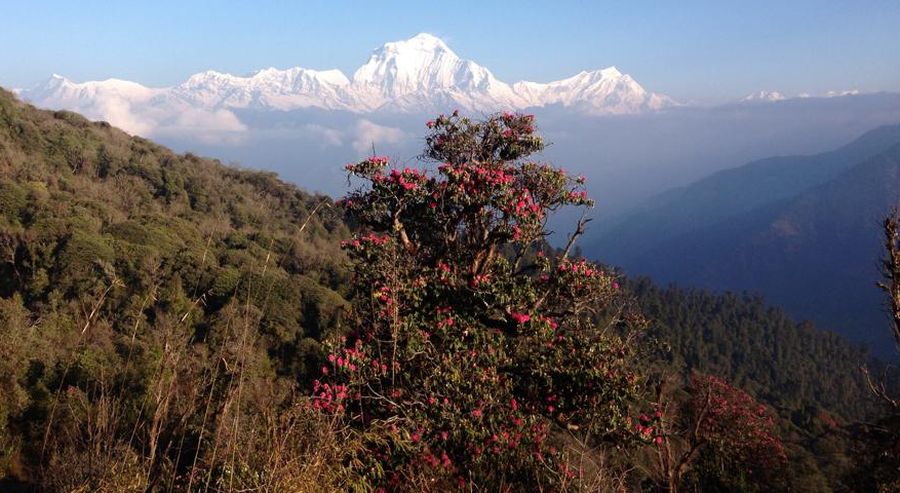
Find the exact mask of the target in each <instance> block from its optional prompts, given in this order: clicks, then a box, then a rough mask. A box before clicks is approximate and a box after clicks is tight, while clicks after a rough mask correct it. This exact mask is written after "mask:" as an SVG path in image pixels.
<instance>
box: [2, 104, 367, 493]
mask: <svg viewBox="0 0 900 493" xmlns="http://www.w3.org/2000/svg"><path fill="white" fill-rule="evenodd" d="M314 211H315V212H314ZM311 216H312V217H311ZM301 227H302V229H301ZM347 236H349V232H348V230H347V228H346V226H344V224H343V222H342V219H341V215H340V213H339V211H338V210H336V209H335V208H334V206H333V204H332V202H331V200H330V199H328V198H327V197H321V196H313V195H310V194H307V193H304V192H302V191H300V190H298V189H297V188H296V187H293V186H291V185H288V184H286V183H283V182H281V181H279V180H278V179H277V178H276V177H275V176H274V175H273V174H271V173H262V172H255V171H241V170H236V169H231V168H226V167H224V166H222V165H220V164H219V163H218V162H215V161H211V160H207V159H201V158H198V157H196V156H194V155H190V154H188V155H183V156H182V155H176V154H174V153H172V152H171V151H169V150H168V149H165V148H163V147H160V146H157V145H155V144H153V143H151V142H148V141H146V140H144V139H140V138H136V137H130V136H128V135H127V134H125V133H123V132H121V131H119V130H116V129H114V128H111V127H110V126H109V125H106V124H102V123H91V122H89V121H87V120H85V119H84V118H82V117H81V116H79V115H76V114H74V113H70V112H65V111H61V112H47V111H40V110H37V109H35V108H33V107H31V106H28V105H26V104H23V103H21V102H18V101H16V100H15V98H14V97H12V96H11V95H10V94H9V93H6V92H3V91H0V340H2V344H0V348H2V349H0V393H2V395H0V430H2V431H0V477H3V476H5V475H7V474H13V475H14V476H17V477H19V478H21V479H27V480H35V478H36V477H37V476H36V475H37V473H38V471H39V468H38V467H37V465H38V464H43V465H44V466H47V467H56V466H53V461H54V460H56V459H53V454H54V453H63V452H62V451H63V450H66V449H65V447H64V446H63V445H64V444H62V445H61V444H60V443H57V438H58V437H62V436H68V435H69V434H70V432H69V431H65V430H66V429H67V428H66V426H70V427H76V428H77V426H76V425H75V424H74V423H81V422H82V418H84V420H86V422H90V421H91V420H92V419H94V418H90V416H91V415H90V413H91V412H99V409H101V408H102V406H101V404H102V403H103V402H104V399H112V397H113V396H114V397H115V399H112V400H111V401H110V402H115V403H116V407H115V409H116V410H117V411H116V412H117V413H120V415H119V416H118V419H119V421H118V422H117V423H116V425H115V426H116V430H115V431H114V432H113V435H119V434H124V435H123V436H125V437H126V438H127V436H128V433H129V432H130V431H131V429H132V427H137V428H136V429H137V430H141V429H142V428H141V427H143V426H147V424H146V423H148V421H147V419H148V418H147V416H146V413H148V412H149V411H148V409H153V407H150V408H148V407H147V406H148V403H150V402H155V401H153V399H154V395H157V394H154V392H158V389H157V390H154V389H155V387H154V385H159V382H160V381H162V380H160V379H165V378H168V377H166V376H165V375H166V373H159V370H158V368H160V367H166V365H167V364H170V363H171V364H172V365H174V366H172V369H171V370H170V371H173V372H176V373H178V374H183V375H185V376H186V378H196V380H195V381H194V383H193V385H198V386H200V388H203V387H204V386H206V385H207V384H205V383H203V382H210V384H211V385H212V387H208V388H209V389H218V390H213V391H212V392H213V394H212V395H216V394H217V393H221V392H225V390H226V389H227V388H228V387H227V386H226V387H221V386H222V385H226V384H227V383H228V382H229V381H230V380H233V379H234V378H235V377H234V373H233V372H234V371H236V370H235V366H236V365H241V366H240V369H241V371H242V372H244V368H245V367H246V368H247V372H249V373H246V375H252V378H254V379H259V381H260V382H280V383H277V385H281V386H286V387H287V388H289V387H291V386H293V385H296V383H299V384H300V385H301V386H302V385H304V384H305V383H306V382H308V381H309V377H308V375H309V374H310V373H311V372H316V373H317V371H318V367H319V363H318V361H320V360H319V358H320V354H321V349H320V348H319V346H318V344H317V343H316V340H317V339H318V338H319V337H321V335H322V334H323V333H325V332H328V331H330V330H334V329H335V328H336V327H337V325H338V323H339V321H340V315H339V312H340V310H341V307H342V306H344V304H345V302H344V300H343V296H342V294H341V293H343V292H345V291H346V289H347V286H346V276H347V274H346V267H345V265H344V262H345V260H344V259H345V257H344V254H343V253H342V252H341V251H340V249H339V246H338V240H339V239H340V238H345V237H347ZM245 327H253V331H252V332H248V331H247V329H245ZM178 341H180V342H178ZM236 341H237V342H236ZM250 341H257V342H254V343H253V344H250ZM173 344H176V346H177V347H181V348H182V349H181V351H185V353H184V355H183V356H180V357H179V358H180V359H179V360H178V361H180V362H178V363H175V361H176V360H174V359H171V358H174V356H172V355H170V354H169V353H170V352H171V351H172V348H173V347H176V346H173ZM236 344H237V345H236ZM167 358H169V359H167ZM223 361H224V362H225V364H226V365H227V368H225V367H223V368H220V369H218V370H216V369H215V368H216V365H221V364H222V362H223ZM204 367H206V368H207V369H206V370H204V369H203V368H204ZM251 367H252V371H251V370H250V368H251ZM204 372H206V373H204ZM190 375H194V377H190ZM241 375H245V373H241ZM242 378H248V379H249V378H251V376H246V377H242ZM223 379H224V380H223ZM254 385H256V386H260V385H267V384H263V383H257V384H254ZM220 387H221V388H220ZM79 396H82V397H79ZM222 396H224V394H221V395H220V397H222ZM82 398H84V399H87V400H88V401H89V402H91V403H92V407H84V406H83V404H84V402H81V401H79V399H82ZM73 399H74V400H73ZM148 399H149V400H148ZM88 401H85V402H88ZM214 401H215V400H214ZM226 401H227V399H225V398H224V397H222V402H217V403H216V406H221V405H222V404H223V402H226ZM199 402H205V401H203V400H199ZM71 406H74V407H71ZM94 406H99V407H94ZM64 409H68V411H65V412H64V411H63V410H64ZM73 409H74V410H77V409H82V410H84V412H86V413H88V414H86V415H84V416H82V417H81V418H79V416H78V415H70V414H68V413H69V412H70V411H71V412H74V411H72V410H73ZM141 409H143V411H141ZM157 409H159V408H157ZM142 413H144V414H142ZM76 414H77V413H76ZM194 414H197V413H194ZM199 414H200V416H201V417H202V412H201V413H199ZM185 419H186V420H187V425H186V427H184V428H178V429H180V430H181V431H176V429H174V428H173V429H169V430H160V432H161V435H160V436H159V439H160V440H162V442H161V443H160V446H163V445H164V444H165V441H166V440H174V439H175V438H174V437H175V436H176V435H175V434H176V432H177V433H179V435H178V437H179V440H181V441H182V442H187V443H193V442H196V440H197V436H196V433H197V429H198V428H197V427H198V426H202V425H203V423H202V422H198V421H196V420H197V419H199V417H198V416H196V415H192V416H190V417H186V418H185ZM69 420H74V421H71V423H70V421H69ZM66 423H70V424H69V425H67V424H66ZM141 423H144V424H141ZM173 426H174V425H173ZM179 426H180V425H179ZM207 426H208V425H207ZM46 430H59V431H63V432H64V433H63V434H62V435H58V434H50V435H48V436H53V437H54V439H53V441H54V443H53V444H51V445H53V446H54V447H62V449H57V450H55V451H53V453H51V452H48V451H47V450H44V448H45V445H47V444H44V443H42V442H43V437H44V435H45V431H46ZM71 431H73V430H71ZM95 431H96V430H95ZM146 433H147V430H143V431H142V432H141V433H138V435H136V436H137V439H138V440H146V439H147V437H148V435H146ZM140 437H144V438H140ZM167 437H169V438H167ZM70 438H71V437H70ZM73 439H74V438H73ZM60 440H62V439H61V438H60ZM67 440H68V438H67ZM67 443H68V442H67ZM173 443H174V442H173ZM116 447H119V445H116V446H115V447H113V448H114V449H116V450H119V449H118V448H116ZM182 447H184V445H182ZM119 451H120V452H121V450H119ZM130 453H133V452H130ZM173 453H174V452H173ZM120 456H122V457H125V458H127V457H128V453H126V454H125V455H121V454H120ZM123 460H125V459H123ZM48 461H49V462H48ZM126 462H127V461H126ZM59 467H62V466H61V465H59ZM123 467H124V466H123ZM149 467H151V468H162V469H160V470H159V471H158V472H161V471H162V470H168V469H171V468H175V470H178V469H179V468H180V469H181V470H183V469H184V468H185V467H190V464H187V465H185V464H180V465H179V464H178V462H177V457H175V456H171V457H162V458H158V459H155V461H152V462H151V463H150V466H149ZM92 474H93V473H92ZM95 486H96V485H95ZM48 487H50V488H51V489H53V488H54V487H53V486H52V485H48ZM58 487H60V488H61V487H62V486H58Z"/></svg>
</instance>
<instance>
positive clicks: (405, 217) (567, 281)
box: [313, 113, 641, 490]
mask: <svg viewBox="0 0 900 493" xmlns="http://www.w3.org/2000/svg"><path fill="white" fill-rule="evenodd" d="M427 127H428V130H429V133H428V135H427V137H426V148H425V152H424V154H423V156H422V161H423V162H422V163H421V164H422V166H421V167H403V168H400V167H393V166H392V165H391V162H390V161H389V160H388V159H387V158H384V157H377V156H376V157H370V158H368V159H365V160H363V161H362V162H359V163H357V164H351V165H348V166H347V170H348V172H349V173H350V174H351V175H352V177H355V179H357V180H359V181H360V182H361V186H360V188H359V189H358V190H356V191H355V192H353V193H351V194H350V195H349V196H348V197H346V199H345V200H344V206H345V207H346V209H347V211H348V214H349V215H350V216H351V218H352V219H353V220H354V221H355V223H356V224H357V225H358V228H359V233H358V234H357V235H356V236H355V237H354V238H353V239H350V240H348V241H346V242H345V243H344V247H345V248H346V250H347V252H348V254H349V256H350V258H351V259H352V261H353V265H354V285H355V288H356V290H355V295H354V296H355V298H354V320H355V322H354V325H353V327H352V329H351V331H350V332H349V333H348V334H347V335H346V336H345V337H343V338H342V339H340V340H337V341H334V342H333V344H332V352H331V354H330V356H329V357H328V364H327V365H325V367H323V368H322V374H323V375H322V377H321V379H320V380H319V381H317V382H316V383H315V389H314V392H315V395H314V400H313V402H314V405H315V406H316V407H318V408H319V409H321V410H323V412H328V413H334V414H335V415H337V416H340V417H341V419H343V420H345V421H346V423H347V424H348V425H349V426H350V427H351V428H352V429H355V430H357V431H358V432H359V433H360V436H361V437H363V439H364V440H365V441H366V443H367V444H368V445H367V453H366V454H364V456H360V457H358V458H357V464H358V468H359V470H360V472H361V473H362V474H364V475H365V477H366V481H367V483H366V484H367V485H369V486H372V487H380V488H385V489H387V490H395V489H402V488H403V487H405V488H407V489H421V488H424V486H423V485H413V484H411V483H410V481H413V478H429V481H431V482H430V483H429V487H434V488H437V489H448V488H452V487H458V486H464V487H466V488H471V487H476V486H482V487H486V488H488V489H492V490H494V489H500V488H501V487H503V488H508V489H511V490H521V489H522V488H526V487H527V489H529V490H531V489H535V488H537V487H539V486H540V485H547V486H552V487H554V488H555V489H558V490H562V489H565V488H566V485H567V484H570V481H571V477H572V476H573V475H575V474H576V472H575V471H573V469H572V466H571V464H570V463H569V462H568V460H567V456H566V452H565V450H564V447H560V446H559V439H558V438H559V436H560V435H561V434H562V433H564V432H565V433H576V432H577V433H582V434H585V435H588V434H589V435H590V436H592V437H594V439H595V440H607V441H612V442H614V443H621V441H623V440H627V439H628V438H629V437H631V436H632V430H631V427H630V426H629V420H630V418H629V417H628V409H629V404H630V403H631V402H633V400H634V397H635V395H636V393H637V392H638V390H639V388H640V386H641V381H640V379H639V377H638V375H636V374H635V371H634V365H633V364H632V363H631V361H630V358H631V357H632V355H633V354H634V347H633V344H634V343H633V341H632V340H631V334H632V333H633V331H630V330H628V327H629V326H630V325H632V324H630V323H629V318H630V317H628V316H625V315H623V313H627V312H626V311H625V310H624V309H623V307H622V305H623V303H622V296H621V295H620V293H619V289H618V283H617V279H616V276H615V275H614V274H613V273H611V272H609V271H608V270H604V269H603V268H601V267H599V266H597V265H594V264H591V263H589V262H586V261H584V260H581V259H574V258H570V256H569V250H570V248H571V246H572V242H573V241H574V239H575V238H576V237H577V236H578V234H580V233H581V232H582V231H583V228H584V223H585V221H584V220H582V221H580V222H579V223H578V226H577V228H576V231H575V233H573V235H572V236H571V237H570V241H569V243H568V245H567V246H566V248H565V250H562V251H556V250H550V249H548V248H546V246H545V245H546V243H545V242H544V239H545V236H546V234H547V233H546V229H545V226H546V222H547V219H548V215H549V214H551V213H552V212H553V211H556V210H558V209H560V208H562V207H566V206H576V207H584V208H587V207H590V206H591V205H592V202H591V200H590V199H589V198H588V197H587V194H586V193H585V190H584V188H583V184H584V180H583V178H576V177H571V176H569V175H568V174H567V173H566V172H565V171H562V170H560V169H557V168H554V167H553V166H550V165H548V164H544V163H540V162H536V161H533V160H530V159H529V157H530V156H532V155H533V154H534V153H536V152H538V151H541V150H542V149H543V142H542V140H541V138H540V136H539V135H538V134H537V133H536V129H535V124H534V118H533V117H532V116H530V115H519V114H510V113H505V114H500V115H495V116H491V117H489V118H487V119H485V120H483V121H473V120H470V119H467V118H464V117H461V116H459V115H458V113H454V114H453V115H451V116H440V117H438V118H437V119H435V120H434V121H430V122H428V124H427Z"/></svg>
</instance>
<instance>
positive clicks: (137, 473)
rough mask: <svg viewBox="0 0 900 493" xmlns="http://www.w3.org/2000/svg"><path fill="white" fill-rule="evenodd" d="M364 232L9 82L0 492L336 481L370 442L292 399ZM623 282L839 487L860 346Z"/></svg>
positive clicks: (797, 455)
mask: <svg viewBox="0 0 900 493" xmlns="http://www.w3.org/2000/svg"><path fill="white" fill-rule="evenodd" d="M404 173H407V171H405V172H404ZM397 176H401V174H397ZM403 176H406V175H403ZM409 176H412V175H409ZM398 180H399V178H398ZM398 183H401V182H400V181H398ZM577 200H582V199H581V198H577ZM355 229H356V227H354V226H353V225H351V224H349V223H348V221H347V220H346V219H345V217H344V206H343V205H335V204H334V203H333V202H332V200H331V199H330V198H328V197H321V196H314V195H311V194H308V193H305V192H302V191H301V190H299V189H298V188H297V187H295V186H293V185H290V184H287V183H285V182H282V181H280V180H278V179H277V178H276V177H275V176H273V175H271V174H269V173H263V172H258V171H247V170H239V169H235V168H232V167H226V166H223V165H221V164H220V163H218V162H216V161H213V160H209V159H203V158H199V157H196V156H193V155H190V154H187V155H177V154H175V153H173V152H171V151H169V150H168V149H165V148H163V147H160V146H158V145H155V144H153V143H151V142H149V141H146V140H144V139H141V138H137V137H131V136H128V135H127V134H125V133H123V132H121V131H119V130H117V129H115V128H111V127H110V126H109V125H107V124H105V123H92V122H89V121H87V120H85V119H84V118H82V117H80V116H78V115H76V114H73V113H69V112H49V111H42V110H37V109H35V108H33V107H31V106H29V105H26V104H23V103H21V102H19V101H17V100H16V99H15V98H14V97H13V96H12V95H11V94H10V93H7V92H0V341H2V342H3V343H2V344H0V478H2V477H4V476H5V477H6V479H5V480H4V481H5V483H4V482H0V489H2V488H6V487H8V488H12V487H14V486H15V487H22V488H32V487H40V488H43V490H46V491H72V490H79V489H81V490H94V491H145V490H147V489H149V490H155V491H166V490H170V489H175V490H192V489H196V488H201V486H205V487H207V488H209V489H210V491H224V490H227V489H228V487H229V486H230V485H231V484H240V485H243V486H242V487H244V488H246V489H247V490H248V491H263V490H265V489H266V488H269V489H270V490H272V489H274V490H280V491H285V490H287V491H290V490H297V489H302V488H299V486H298V485H309V484H316V485H318V487H320V488H321V489H322V490H340V489H346V488H348V487H349V486H348V485H349V484H351V482H352V479H348V476H347V473H346V469H347V468H351V469H352V467H359V464H358V463H356V462H354V461H359V460H364V459H360V456H357V455H353V454H354V453H355V451H354V450H352V446H350V445H348V444H347V443H349V442H347V443H342V442H341V441H340V440H339V439H340V437H341V436H342V435H341V434H340V433H342V432H343V430H339V431H335V430H334V429H333V428H330V426H331V425H330V424H329V423H327V422H325V421H327V420H325V419H324V418H323V417H322V416H321V415H319V414H317V413H314V412H312V410H311V409H310V408H309V406H303V405H300V404H298V403H300V402H301V401H302V397H303V396H306V395H309V392H310V389H311V388H312V387H313V385H314V383H313V379H315V378H317V377H320V376H321V375H322V372H323V369H322V366H323V365H326V366H327V365H328V363H327V361H328V360H326V359H325V355H326V352H325V350H324V349H323V348H322V346H321V343H322V340H323V338H324V337H325V336H326V335H340V334H341V333H348V334H349V333H351V332H353V329H354V328H353V327H350V326H349V324H348V323H347V322H346V321H345V318H344V315H345V313H347V310H349V307H348V305H349V300H351V298H352V296H351V295H352V291H353V287H352V286H351V281H350V268H349V264H348V259H347V256H346V255H345V253H344V251H342V250H341V248H340V242H341V240H344V239H347V238H349V237H350V235H351V233H352V230H355ZM373 238H376V239H378V238H379V237H373ZM373 241H374V240H373ZM378 241H382V240H378ZM375 244H377V242H375ZM873 262H874V259H873ZM573 264H575V263H574V262H573ZM575 265H579V266H582V265H585V264H583V263H580V264H575ZM579 268H580V269H588V267H579ZM376 274H378V273H377V272H376ZM573 275H574V271H573ZM607 277H608V276H607ZM607 277H604V279H603V280H604V282H606V284H604V288H603V289H609V283H608V280H609V279H608V278H607ZM616 286H618V284H616ZM623 287H625V288H627V290H626V293H632V294H633V295H634V296H635V297H636V299H637V301H638V302H639V303H638V304H639V306H641V307H642V310H643V312H644V315H645V316H646V317H647V318H648V319H649V325H648V327H649V329H648V330H647V333H646V334H645V335H644V336H643V337H642V338H641V339H640V341H641V344H642V345H643V346H644V349H642V350H641V351H638V352H636V354H652V355H655V357H651V358H650V359H648V360H646V361H644V362H643V363H642V365H643V366H644V367H645V369H646V370H647V371H648V372H649V371H650V369H651V368H653V369H660V368H662V369H664V370H665V372H668V373H671V374H675V375H677V376H678V379H679V380H681V381H683V382H688V381H689V380H690V378H689V373H690V372H692V371H696V372H702V373H709V374H716V375H720V376H722V377H724V378H725V379H727V380H730V381H731V382H733V383H734V384H735V385H736V386H738V387H740V388H742V389H744V390H746V391H747V392H749V394H750V395H752V396H754V397H756V398H757V399H759V400H760V401H761V402H763V403H765V404H766V405H768V406H771V407H772V408H774V409H775V410H776V412H777V415H778V417H779V419H778V421H777V428H778V429H779V430H780V432H781V434H782V436H783V437H784V440H785V443H786V445H787V458H788V460H789V461H790V462H789V466H790V467H791V470H793V471H795V474H794V476H793V480H792V481H793V482H791V483H790V484H788V485H787V486H785V484H784V482H783V481H781V482H778V485H780V487H785V488H788V487H790V488H793V489H794V490H799V491H827V490H828V489H829V488H834V489H835V490H847V489H848V488H849V487H847V486H846V483H845V482H844V479H843V475H844V474H845V473H846V472H847V471H849V470H850V469H851V467H852V460H851V459H852V457H851V454H850V453H849V447H850V443H851V442H850V440H849V435H850V432H849V431H848V430H849V428H848V425H851V424H853V423H855V422H858V421H861V420H865V419H867V418H868V417H870V416H872V415H873V413H874V412H875V411H876V407H875V405H874V403H873V402H872V400H871V399H870V398H869V396H868V394H867V393H866V390H865V388H864V386H863V383H862V380H861V378H860V375H859V373H858V365H859V364H862V363H866V355H865V353H864V352H863V351H862V350H860V349H858V348H856V347H855V346H852V345H850V344H848V343H847V342H846V341H844V340H843V339H842V338H840V337H838V336H836V335H834V334H831V333H824V332H820V331H817V330H816V329H815V328H814V327H812V325H811V324H797V323H796V322H794V321H792V320H791V319H790V318H788V317H787V316H785V315H784V314H783V313H782V312H780V311H778V310H776V309H773V308H770V307H768V306H767V305H765V304H764V303H763V302H762V301H761V300H760V299H758V298H749V297H741V296H736V295H730V294H725V295H716V294H710V293H705V292H698V291H684V290H679V289H676V288H669V289H660V288H657V287H655V286H654V285H653V284H652V283H650V282H649V281H647V280H637V281H634V282H628V283H625V282H623ZM616 289H618V288H616ZM372 296H375V295H374V294H373V295H372ZM441 309H443V308H441ZM439 313H444V312H439ZM511 316H512V317H513V318H514V319H517V320H524V321H526V322H527V319H526V318H525V317H524V315H523V314H519V313H513V314H512V315H511ZM548 323H549V322H548ZM414 349H416V348H414ZM347 361H349V359H348V360H347ZM654 371H655V370H654ZM685 385H686V387H685V388H688V384H685ZM513 402H514V404H513V406H514V407H517V406H518V403H515V401H513ZM507 404H508V403H507ZM636 405H637V404H636ZM548 407H553V406H552V403H551V404H550V405H548ZM480 412H481V411H480V410H479V413H480ZM641 419H643V418H641ZM641 423H643V421H641ZM660 436H661V435H660ZM656 443H657V444H658V443H659V442H656ZM348 448H349V449H351V450H348ZM716 474H721V471H718V472H716ZM697 477H701V478H702V477H703V476H702V475H701V472H697V473H695V476H694V479H693V480H694V481H697V480H698V479H697ZM716 477H718V476H716ZM741 477H743V476H741ZM644 481H645V482H646V481H649V479H646V478H644ZM779 481H780V480H779ZM310 482H312V483H310ZM354 484H355V483H354ZM723 484H737V483H723ZM741 484H743V483H741ZM773 484H775V483H773ZM357 486H358V485H357ZM254 488H255V489H254ZM360 489H361V490H362V489H363V488H362V487H360ZM747 491H755V490H753V489H750V488H749V487H748V489H747Z"/></svg>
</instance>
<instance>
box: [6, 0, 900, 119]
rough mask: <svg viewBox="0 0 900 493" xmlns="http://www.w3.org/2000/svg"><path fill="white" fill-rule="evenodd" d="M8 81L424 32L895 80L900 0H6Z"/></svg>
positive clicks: (540, 62)
mask: <svg viewBox="0 0 900 493" xmlns="http://www.w3.org/2000/svg"><path fill="white" fill-rule="evenodd" d="M0 14H2V18H3V22H2V29H0V46H3V49H2V50H0V85H4V86H8V87H30V86H32V85H34V84H37V83H38V82H40V81H42V80H43V79H45V78H46V77H48V76H49V75H50V74H51V73H59V74H62V75H65V76H67V77H69V78H71V79H74V80H76V81H83V80H90V79H104V78H109V77H117V78H123V79H129V80H135V81H138V82H141V83H143V84H145V85H150V86H165V85H171V84H175V83H178V82H180V81H182V80H184V79H185V78H187V77H188V76H189V75H190V74H192V73H196V72H199V71H202V70H206V69H215V70H220V71H226V72H231V73H235V74H246V73H249V72H252V71H254V70H257V69H260V68H265V67H270V66H275V67H279V68H286V67H293V66H302V67H307V68H314V69H327V68H339V69H341V70H342V71H344V72H345V73H346V74H347V75H348V76H349V75H352V73H353V71H354V70H355V69H356V68H357V67H358V66H359V65H361V64H362V63H364V62H365V60H366V59H367V57H368V55H369V53H370V52H371V50H373V49H374V48H377V47H378V46H380V45H381V44H383V43H384V42H386V41H393V40H398V39H404V38H407V37H410V36H412V35H414V34H416V33H418V32H422V31H424V32H430V33H433V34H436V35H438V36H440V37H442V38H444V39H445V40H446V41H447V42H448V44H449V45H450V47H451V48H452V49H453V50H454V51H456V52H457V53H458V54H459V55H460V56H462V57H463V58H468V59H471V60H474V61H476V62H478V63H480V64H482V65H485V66H487V67H488V68H490V69H491V70H492V71H493V72H494V74H495V75H496V76H497V77H498V78H500V79H501V80H504V81H507V82H514V81H517V80H521V79H529V80H535V81H539V82H545V81H549V80H553V79H559V78H563V77H568V76H571V75H574V74H575V73H577V72H579V71H581V70H589V69H596V68H602V67H606V66H609V65H616V66H617V67H619V69H620V70H622V71H623V72H627V73H630V74H632V75H633V76H634V77H635V78H636V79H637V80H638V81H639V82H640V83H641V84H642V85H643V86H644V87H645V88H647V89H649V90H652V91H657V92H663V93H666V94H669V95H671V96H673V97H675V98H677V99H680V100H682V101H697V102H717V101H724V100H729V99H734V98H737V97H740V96H743V95H745V94H747V93H749V92H751V91H757V90H761V89H767V90H779V91H782V92H784V93H787V94H796V93H801V92H809V93H813V94H817V93H824V92H826V91H829V90H847V89H859V90H861V91H866V92H868V91H882V90H888V91H900V28H898V26H900V1H897V0H882V1H876V0H853V1H850V0H848V1H843V2H838V1H826V0H817V1H801V0H790V1H750V0H746V1H740V2H738V1H737V0H734V1H729V0H717V1H684V0H682V1H678V2H668V1H657V2H641V1H633V0H631V1H628V2H622V1H615V2H601V1H591V2H574V1H572V2H565V1H540V2H538V1H535V2H531V1H522V0H520V1H516V2H506V1H485V0H480V1H472V2H468V1H452V2H438V1H428V0H417V1H408V2H407V1H396V0H381V1H358V2H341V1H335V0H332V1H321V2H313V1H306V2H299V1H281V2H276V1H261V0H255V1H231V2H228V1H218V2H212V1H209V2H201V1H191V2H187V1H162V0H157V1H152V2H150V1H146V2H129V1H118V2H114V1H106V2H99V1H77V2H75V1H45V2H11V1H2V0H0Z"/></svg>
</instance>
